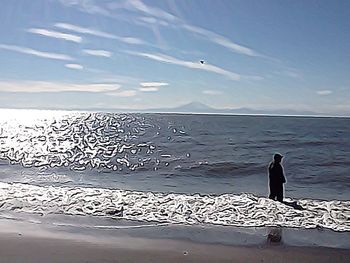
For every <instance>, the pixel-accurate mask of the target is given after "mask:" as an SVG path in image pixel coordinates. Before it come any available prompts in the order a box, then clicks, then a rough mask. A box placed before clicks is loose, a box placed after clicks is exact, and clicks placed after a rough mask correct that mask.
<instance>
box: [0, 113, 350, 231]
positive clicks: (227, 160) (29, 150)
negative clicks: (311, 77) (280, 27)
mask: <svg viewBox="0 0 350 263" xmlns="http://www.w3.org/2000/svg"><path fill="white" fill-rule="evenodd" d="M349 130H350V121H349V119H347V118H302V117H263V116H215V115H176V114H173V115H171V114H119V113H92V112H65V111H37V110H0V180H1V181H2V182H4V183H5V184H6V183H11V184H10V185H7V184H6V185H3V188H2V189H8V190H6V191H7V192H6V191H5V192H3V193H2V201H3V202H5V203H3V204H2V206H1V207H2V208H1V209H13V206H12V205H10V202H14V201H13V200H18V202H24V201H23V200H22V199H16V198H17V197H16V195H11V193H10V192H11V189H12V188H13V189H17V190H19V189H23V188H22V187H24V186H23V185H22V184H21V183H27V184H29V186H31V187H33V188H30V191H31V193H32V196H36V195H37V194H38V193H36V192H35V191H36V190H35V189H39V190H40V191H39V190H38V191H39V192H42V191H44V190H45V189H50V191H49V193H51V194H52V196H51V198H54V196H55V195H57V194H58V195H60V194H59V193H61V192H62V191H63V192H64V191H67V190H66V189H67V188H62V187H70V188H71V189H75V188H74V187H79V189H80V190H79V191H82V192H83V193H82V194H81V196H82V198H83V199H84V198H85V199H86V198H88V192H89V191H92V190H91V189H92V188H93V189H100V191H109V190H107V189H106V188H109V189H119V190H118V191H134V192H123V193H124V194H125V193H127V195H128V194H130V195H131V196H138V197H135V198H136V199H137V200H138V201H137V202H140V200H148V201H150V199H149V198H150V195H153V197H154V196H156V197H157V198H158V197H159V198H160V199H161V200H163V201H164V200H166V199H169V198H170V199H171V198H173V200H170V199H169V200H168V201H167V202H177V204H179V201H178V200H184V199H186V200H187V201H186V202H187V205H188V204H190V205H189V206H190V208H189V210H190V211H192V212H191V216H190V217H188V218H192V217H193V218H196V219H193V218H192V219H191V220H195V221H194V222H196V220H197V221H198V222H201V223H220V224H231V225H239V224H242V222H243V221H244V222H248V223H247V224H248V225H255V224H256V225H261V224H262V223H261V222H263V221H265V222H267V224H270V223H271V222H272V221H271V220H275V219H271V218H270V219H268V218H266V213H265V212H266V211H265V210H261V211H262V217H261V220H260V221H259V216H258V215H255V216H256V220H253V221H247V220H246V219H244V218H246V217H249V214H244V212H242V216H243V215H244V216H245V217H244V216H243V217H241V219H237V214H236V218H235V219H233V217H232V216H233V215H234V214H235V213H233V210H232V209H234V207H235V204H234V203H232V204H231V206H230V207H229V209H231V210H232V211H231V210H227V211H228V212H227V215H225V216H224V217H221V216H220V215H221V214H222V213H221V212H222V211H221V212H220V206H218V207H216V208H215V209H214V208H213V209H214V210H213V211H212V212H211V213H209V212H204V210H203V209H205V208H203V206H207V205H203V204H206V203H205V202H209V203H211V202H214V203H216V204H217V202H219V201H220V200H221V201H222V200H224V199H225V200H226V201H229V203H230V202H231V201H232V202H236V201H237V200H238V199H239V198H238V197H239V196H240V198H242V200H245V201H242V202H248V203H249V202H253V203H254V207H256V206H262V207H263V206H265V205H269V206H271V204H270V203H271V202H270V201H269V200H266V199H264V198H263V199H261V198H258V197H257V196H261V197H263V196H266V194H267V176H266V167H267V165H268V163H269V161H270V160H271V157H272V155H273V153H274V152H276V151H278V152H281V153H282V154H283V155H285V159H284V167H285V172H286V177H287V180H288V183H287V185H286V196H288V197H292V198H301V199H305V200H306V199H310V201H309V202H307V201H300V202H302V203H303V205H304V206H310V207H311V206H313V205H315V206H319V205H320V204H321V203H317V202H322V201H317V200H314V201H313V200H311V199H324V200H333V201H334V202H336V203H322V205H321V206H322V207H325V209H326V210H327V209H328V210H327V211H328V212H327V215H328V217H327V216H324V215H321V214H317V215H313V216H310V217H308V216H307V215H306V214H300V215H298V216H296V218H299V219H298V220H299V221H300V220H302V219H300V218H305V217H307V218H309V219H310V218H311V219H312V218H314V219H312V220H311V219H310V220H311V221H310V220H309V219H308V220H306V221H300V222H299V221H298V222H299V223H298V222H296V221H295V220H297V219H295V220H294V219H293V220H294V221H291V222H289V223H286V224H287V225H290V226H303V227H307V226H315V225H317V224H320V225H322V226H326V227H329V228H332V229H337V230H344V229H345V230H347V231H348V230H349V210H346V209H345V208H346V207H348V206H349V204H348V203H347V202H346V201H344V202H341V201H336V200H349V199H350V191H349V190H350V161H349V158H348V157H349V156H350V140H349V139H348V131H349ZM12 183H17V184H12ZM34 185H37V187H39V188H35V187H34ZM5 186H6V187H5ZM18 187H19V188H18ZM40 187H41V188H40ZM46 187H53V188H46ZM62 189H65V190H62ZM3 191H4V190H3ZM60 191H61V192H60ZM84 191H86V193H85V194H84ZM94 191H95V190H94ZM96 191H97V190H96ZM110 191H117V190H110ZM152 192H153V193H154V194H152ZM169 192H172V193H174V195H169V194H168V193H169ZM4 193H5V194H4ZM103 193H104V194H105V193H108V194H111V195H112V196H113V195H114V194H116V193H117V192H113V194H112V193H109V192H103ZM118 193H119V194H120V193H121V192H118ZM131 193H133V194H131ZM156 193H158V194H156ZM195 193H199V194H201V195H203V194H211V195H214V196H221V197H208V196H207V197H205V196H196V197H195V196H194V195H193V194H195ZM225 193H232V194H235V195H234V196H232V195H222V194H225ZM241 193H249V194H248V195H244V196H243V195H239V194H241ZM101 194H102V192H101ZM46 195H47V194H46ZM79 195H80V194H79ZM158 195H159V196H158ZM6 196H11V198H9V199H6ZM97 196H98V195H97ZM156 197H154V198H156ZM13 198H15V199H13ZM35 198H36V199H37V200H39V199H40V197H35ZM60 198H63V197H62V196H61V197H60ZM96 198H97V197H96V195H94V197H93V199H96ZM140 198H141V199H140ZM157 198H156V199H157ZM208 198H209V199H208ZM237 198H238V199H237ZM246 198H248V199H249V200H251V201H249V200H248V199H247V200H246ZM117 199H118V198H117ZM6 200H7V201H6ZM49 200H51V199H49ZM55 200H56V199H55ZM57 200H60V199H59V198H58V199H57ZM118 200H119V201H120V200H121V199H118ZM152 200H153V199H152ZM157 200H158V199H157ZM157 200H153V201H154V202H155V203H152V202H153V201H152V202H151V201H150V205H155V204H158V203H157V202H160V201H159V200H158V201H157ZM176 200H177V201H176ZM208 200H209V201H208ZM233 200H236V201H233ZM262 200H263V201H262ZM27 201H28V200H27ZM27 201H26V202H27ZM119 201H118V202H119ZM221 201H220V202H221ZM226 201H224V202H226ZM35 202H36V201H35ZM35 202H34V203H33V202H32V201H28V202H27V203H26V205H23V206H22V207H23V209H24V210H26V209H28V210H29V211H34V210H35V209H34V208H33V206H35ZM40 202H44V201H43V200H41V201H40ZM60 202H61V201H60ZM122 202H124V201H122ZM191 202H192V203H193V206H191V204H192V203H191ZM198 202H199V203H198ZM201 202H202V203H203V202H204V203H203V204H202V205H198V204H200V203H201ZM315 202H316V203H315ZM146 203H147V202H146ZM151 203H152V204H151ZM180 203H181V202H180ZM11 204H12V203H11ZM54 204H55V205H56V207H57V209H58V210H59V207H61V203H55V202H53V205H54ZM38 206H42V204H41V203H40V204H38ZM43 207H46V206H43ZM83 207H84V209H85V210H82V211H83V212H82V213H87V214H91V213H92V214H93V215H96V209H95V208H93V209H92V210H91V211H90V210H89V209H88V208H86V205H83ZM127 207H129V212H130V211H133V212H130V213H134V212H135V211H138V210H137V209H136V208H135V207H134V206H133V208H132V209H131V208H130V203H129V206H127ZM127 207H125V208H127ZM239 207H240V206H237V209H238V211H240V208H239ZM327 207H328V208H327ZM61 208H62V207H61ZM61 208H60V209H61ZM134 208H135V209H134ZM50 209H51V210H50ZM50 209H49V210H48V211H52V207H51V208H50ZM72 209H73V208H72ZM74 209H76V207H75V208H74ZM94 209H95V210H94ZM103 209H106V207H105V206H103ZM113 209H114V208H113ZM144 209H147V208H144ZM174 209H175V208H174ZM174 209H173V210H171V211H172V213H173V212H174V211H176V209H175V210H174ZM208 209H209V208H208ZM218 209H219V210H218ZM262 209H263V208H262ZM281 209H282V208H281ZM329 209H330V210H329ZM332 209H333V210H332ZM344 209H345V210H344ZM68 210H69V209H68ZM68 210H65V209H64V208H62V210H59V211H61V212H64V213H67V211H68ZM151 210H152V209H151ZM88 211H90V212H91V213H89V212H88ZM92 211H94V212H92ZM101 211H102V210H101ZM171 211H168V210H164V211H163V212H164V213H166V214H167V216H164V215H162V213H163V212H161V211H158V210H157V212H155V213H154V214H152V216H151V217H152V218H153V219H155V218H156V219H159V218H160V219H161V220H163V221H164V220H165V221H169V222H187V221H188V220H187V221H186V220H185V219H176V218H177V217H176V218H175V219H174V217H173V216H170V215H169V214H171ZM186 211H187V210H186ZM186 211H185V210H181V213H180V214H181V216H182V217H183V218H186V213H188V212H186ZM242 211H243V210H242ZM257 211H260V210H259V209H257ZM263 211H265V212H263ZM281 211H282V210H281ZM332 211H333V212H332ZM334 211H335V212H334ZM339 211H340V212H339ZM104 212H105V211H104ZM104 212H101V213H102V214H103V213H104ZM126 213H127V212H126ZM135 213H136V212H135ZM164 213H163V214H164ZM208 213H209V214H208ZM220 213H221V214H220ZM264 213H265V214H264ZM293 213H294V212H293ZM295 213H298V212H295ZM302 213H305V212H302ZM145 214H147V213H146V212H145V211H143V212H142V215H145ZM224 214H225V213H224ZM228 214H230V215H231V216H230V217H229V218H228ZM97 215H100V214H98V213H97ZM194 215H196V216H194ZM215 215H217V216H219V218H216V219H212V217H213V216H214V217H215ZM238 215H239V214H238ZM148 216H149V215H148ZM181 216H180V217H181ZM206 216H207V217H206ZM182 217H181V218H182ZM205 217H206V218H205ZM326 217H327V218H326ZM164 218H165V219H164ZM210 218H211V219H210ZM293 218H294V217H293ZM315 218H316V219H315ZM320 218H323V219H322V220H323V221H322V220H321V219H320ZM329 218H330V219H329ZM138 219H139V218H138ZM242 220H243V221H242ZM281 220H282V219H281ZM289 220H290V219H288V220H287V221H289ZM313 220H314V221H313ZM315 220H316V221H317V220H318V221H317V222H318V223H317V222H316V221H315ZM320 220H321V221H322V222H323V223H322V222H321V221H320ZM327 220H328V221H327ZM329 220H330V221H329ZM331 220H333V221H332V222H333V223H331ZM342 220H343V221H342ZM344 220H345V221H344ZM285 221H286V220H285ZM191 222H192V221H191ZM315 222H316V223H315ZM320 222H321V223H320ZM324 222H327V223H324ZM341 222H343V223H341ZM344 222H345V223H344ZM340 224H343V225H344V228H341V227H340V226H339V225H340Z"/></svg>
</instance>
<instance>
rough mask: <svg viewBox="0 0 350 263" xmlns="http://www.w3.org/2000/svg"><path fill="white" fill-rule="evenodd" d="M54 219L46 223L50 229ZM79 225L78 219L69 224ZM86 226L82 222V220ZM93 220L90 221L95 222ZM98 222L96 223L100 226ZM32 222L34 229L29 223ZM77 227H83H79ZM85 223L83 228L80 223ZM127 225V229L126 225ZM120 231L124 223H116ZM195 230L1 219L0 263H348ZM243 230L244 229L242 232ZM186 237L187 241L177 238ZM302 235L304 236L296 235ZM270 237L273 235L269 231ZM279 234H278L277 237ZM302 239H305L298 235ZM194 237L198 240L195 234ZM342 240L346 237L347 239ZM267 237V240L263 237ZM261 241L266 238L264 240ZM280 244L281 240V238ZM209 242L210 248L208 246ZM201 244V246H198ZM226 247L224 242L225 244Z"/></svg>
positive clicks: (312, 250)
mask: <svg viewBox="0 0 350 263" xmlns="http://www.w3.org/2000/svg"><path fill="white" fill-rule="evenodd" d="M53 219H54V218H49V220H48V221H50V222H51V223H52V222H53V221H54V220H53ZM71 219H73V220H75V221H78V220H79V218H76V217H73V218H71ZM83 220H85V219H83ZM94 220H95V219H90V222H91V223H92V224H94V225H96V222H93V221H94ZM99 221H100V220H99ZM33 222H35V223H33ZM80 223H81V222H80ZM83 223H84V222H83ZM127 224H129V223H128V222H127ZM118 225H119V226H123V223H118ZM200 229H202V228H198V227H193V226H178V227H176V226H175V228H174V227H171V226H170V227H163V228H159V227H155V228H153V227H149V228H148V230H147V231H145V229H143V228H135V229H132V230H131V229H126V230H111V229H104V230H103V229H96V228H93V229H91V228H86V227H84V228H79V227H78V228H77V227H73V228H72V227H67V225H66V226H64V227H62V226H57V225H53V224H48V222H44V221H42V222H41V223H39V222H38V221H35V220H32V223H28V221H17V220H13V219H11V220H8V219H0V259H1V260H0V262H16V263H17V262H29V263H31V262H33V263H34V262H35V263H40V262H168V263H172V262H300V263H303V262H332V263H333V262H348V259H349V258H350V249H348V247H347V248H334V247H333V248H332V247H324V246H313V247H310V246H292V245H289V244H288V243H285V242H281V241H278V238H277V241H278V242H273V240H272V241H271V242H267V241H266V240H265V241H262V239H259V238H258V237H257V236H256V237H251V241H249V240H248V243H246V242H243V241H244V240H246V236H247V235H245V234H244V231H242V232H241V233H238V232H237V233H236V234H235V232H227V235H226V236H227V237H226V238H227V240H232V241H233V242H231V245H227V244H225V242H223V243H224V244H222V243H220V242H217V241H218V240H220V239H218V237H215V236H214V235H215V234H216V233H218V232H220V231H222V230H225V228H224V229H222V230H220V228H214V229H212V230H211V231H206V232H205V233H204V232H203V231H202V232H203V233H204V235H202V234H201V236H200V238H199V239H193V238H191V237H192V236H193V235H195V234H194V233H195V232H198V231H201V230H200ZM243 230H244V229H243ZM181 231H184V232H186V233H188V236H187V237H186V236H179V235H178V236H176V235H175V232H177V233H179V232H181ZM300 233H302V232H300ZM306 233H309V232H306ZM272 234H276V233H275V232H274V231H272ZM277 234H278V233H277ZM302 235H305V233H302ZM197 236H198V234H197ZM341 236H343V237H345V238H346V237H347V233H345V234H342V235H341ZM267 237H268V235H267ZM264 238H265V237H264ZM282 238H283V237H282ZM205 239H211V241H213V242H212V243H206V242H205V241H206V240H205ZM201 241H204V242H201ZM226 243H227V242H226Z"/></svg>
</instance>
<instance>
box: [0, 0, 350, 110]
mask: <svg viewBox="0 0 350 263" xmlns="http://www.w3.org/2000/svg"><path fill="white" fill-rule="evenodd" d="M0 5H1V7H0V17H1V23H0V58H1V63H0V105H1V106H0V107H2V108H61V109H72V108H109V109H110V108H129V109H130V108H132V109H145V108H160V107H176V106H179V105H182V104H186V103H189V102H192V101H197V102H202V103H205V104H207V105H209V106H212V107H216V108H239V107H249V108H254V109H294V110H308V111H310V110H311V111H315V112H322V113H326V114H336V115H339V114H340V115H349V116H350V74H349V69H350V19H349V17H350V2H349V1H346V0H344V1H337V0H332V1H325V0H317V1H316V0H315V1H314V0H309V1H304V0H293V1H292V0H290V1H289V0H286V1H272V0H271V1H269V0H264V1H260V0H255V1H252V0H242V1H238V0H216V1H212V0H191V1H187V0H162V1H160V0H157V1H156V0H147V1H146V0H120V1H117V0H115V1H112V0H109V1H107V0H99V1H97V0H95V1H94V0H36V1H27V0H2V1H1V3H0ZM201 61H202V62H201Z"/></svg>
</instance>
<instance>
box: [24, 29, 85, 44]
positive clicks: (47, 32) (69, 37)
mask: <svg viewBox="0 0 350 263" xmlns="http://www.w3.org/2000/svg"><path fill="white" fill-rule="evenodd" d="M27 31H28V32H29V33H33V34H37V35H42V36H46V37H52V38H59V39H63V40H66V41H72V42H76V43H80V42H81V41H82V38H81V37H80V36H77V35H72V34H66V33H61V32H57V31H50V30H46V29H42V28H30V29H28V30H27Z"/></svg>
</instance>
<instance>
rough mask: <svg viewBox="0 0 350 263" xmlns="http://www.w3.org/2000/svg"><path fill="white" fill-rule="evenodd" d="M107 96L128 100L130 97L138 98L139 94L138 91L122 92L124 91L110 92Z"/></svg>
mask: <svg viewBox="0 0 350 263" xmlns="http://www.w3.org/2000/svg"><path fill="white" fill-rule="evenodd" d="M106 94H107V95H110V96H115V97H123V98H128V97H134V96H136V94H137V92H136V90H122V91H115V92H108V93H106Z"/></svg>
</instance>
